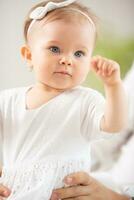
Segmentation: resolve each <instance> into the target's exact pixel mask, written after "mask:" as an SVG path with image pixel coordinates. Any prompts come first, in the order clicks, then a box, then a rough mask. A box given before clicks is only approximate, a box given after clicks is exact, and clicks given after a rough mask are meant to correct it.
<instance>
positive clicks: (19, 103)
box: [0, 86, 111, 200]
mask: <svg viewBox="0 0 134 200" xmlns="http://www.w3.org/2000/svg"><path fill="white" fill-rule="evenodd" d="M29 88H30V87H22V88H14V89H8V90H5V91H1V93H0V143H1V145H0V153H1V156H2V159H1V164H2V166H3V169H2V177H1V178H0V181H1V183H3V184H4V185H6V186H8V187H9V188H11V190H12V194H11V195H10V197H9V198H8V200H49V199H50V196H51V193H52V190H53V189H54V188H59V187H63V186H64V184H63V178H64V177H65V176H66V175H67V174H70V173H72V172H76V171H81V170H82V171H86V172H89V170H90V165H91V159H90V141H91V140H92V139H96V138H99V137H100V138H101V137H102V135H103V137H109V136H110V135H111V134H105V133H102V132H101V131H100V119H101V117H102V115H103V113H104V102H105V101H104V98H103V97H102V95H100V94H99V93H98V92H97V91H94V90H92V89H89V88H84V87H81V86H78V87H75V88H73V89H71V90H68V91H65V92H63V93H61V94H60V95H58V96H56V97H54V98H53V99H51V100H50V101H49V102H47V103H45V104H43V105H42V106H40V107H39V108H37V109H33V110H27V109H26V106H25V104H26V103H25V98H26V92H27V91H28V89H29ZM100 132H101V133H100Z"/></svg>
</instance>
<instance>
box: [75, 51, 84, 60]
mask: <svg viewBox="0 0 134 200" xmlns="http://www.w3.org/2000/svg"><path fill="white" fill-rule="evenodd" d="M74 55H75V56H76V57H79V58H80V57H81V56H84V55H85V53H84V52H83V51H76V52H75V54H74Z"/></svg>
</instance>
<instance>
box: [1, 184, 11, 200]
mask: <svg viewBox="0 0 134 200" xmlns="http://www.w3.org/2000/svg"><path fill="white" fill-rule="evenodd" d="M10 194H11V191H10V190H9V189H8V188H7V187H5V186H4V185H2V184H0V200H2V197H5V198H7V197H8V196H9V195H10Z"/></svg>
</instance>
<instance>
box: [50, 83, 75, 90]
mask: <svg viewBox="0 0 134 200" xmlns="http://www.w3.org/2000/svg"><path fill="white" fill-rule="evenodd" d="M78 85H79V84H54V85H53V88H55V89H57V90H61V91H65V90H69V89H71V88H74V87H76V86H78Z"/></svg>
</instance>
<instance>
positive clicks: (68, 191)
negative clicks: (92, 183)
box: [51, 186, 90, 200]
mask: <svg viewBox="0 0 134 200" xmlns="http://www.w3.org/2000/svg"><path fill="white" fill-rule="evenodd" d="M55 195H56V196H57V199H67V198H76V197H77V198H78V197H81V196H89V195H90V188H89V186H72V187H68V188H61V189H56V190H54V191H53V193H52V196H51V200H54V199H55Z"/></svg>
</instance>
